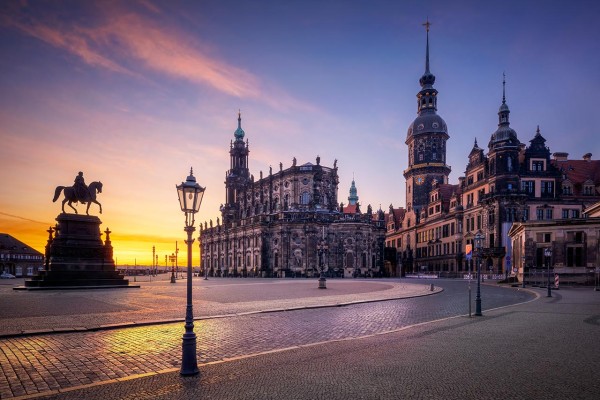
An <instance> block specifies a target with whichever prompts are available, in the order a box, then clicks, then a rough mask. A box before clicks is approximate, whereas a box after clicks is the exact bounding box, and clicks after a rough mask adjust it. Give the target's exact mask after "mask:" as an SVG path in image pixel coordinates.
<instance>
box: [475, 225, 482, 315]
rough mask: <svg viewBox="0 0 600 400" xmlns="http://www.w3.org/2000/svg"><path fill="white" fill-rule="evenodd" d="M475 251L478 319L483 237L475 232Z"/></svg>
mask: <svg viewBox="0 0 600 400" xmlns="http://www.w3.org/2000/svg"><path fill="white" fill-rule="evenodd" d="M474 239H475V251H476V256H477V295H476V296H475V315H476V316H478V317H480V316H481V315H482V314H481V256H482V250H483V235H482V234H481V232H477V234H476V235H475V238H474Z"/></svg>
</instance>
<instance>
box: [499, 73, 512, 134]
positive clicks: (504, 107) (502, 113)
mask: <svg viewBox="0 0 600 400" xmlns="http://www.w3.org/2000/svg"><path fill="white" fill-rule="evenodd" d="M508 114H510V110H509V109H508V104H506V74H505V73H504V72H503V73H502V104H501V105H500V110H498V126H500V125H508V124H509V121H508Z"/></svg>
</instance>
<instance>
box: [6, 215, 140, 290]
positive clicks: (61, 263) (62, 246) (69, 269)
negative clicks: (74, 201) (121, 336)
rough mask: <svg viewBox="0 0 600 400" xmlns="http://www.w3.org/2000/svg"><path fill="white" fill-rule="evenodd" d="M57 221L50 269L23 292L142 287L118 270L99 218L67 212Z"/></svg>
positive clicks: (29, 282)
mask: <svg viewBox="0 0 600 400" xmlns="http://www.w3.org/2000/svg"><path fill="white" fill-rule="evenodd" d="M56 220H57V221H58V231H57V233H56V236H55V237H54V238H53V239H52V240H51V242H50V243H49V249H48V255H47V257H48V262H47V265H48V268H47V270H46V271H43V272H40V274H39V275H37V276H34V277H33V278H32V279H31V280H27V281H25V286H24V287H20V289H26V290H31V289H76V288H85V289H90V288H129V287H138V288H139V286H129V280H127V279H125V278H124V277H123V275H121V274H120V273H119V272H118V271H117V270H116V268H115V262H114V260H113V248H112V245H111V242H110V237H109V234H110V232H109V231H107V235H106V236H107V237H106V242H105V243H102V239H101V233H100V224H101V221H100V219H99V218H98V217H96V216H89V215H78V214H65V213H63V214H59V215H58V217H57V218H56ZM15 289H17V288H15Z"/></svg>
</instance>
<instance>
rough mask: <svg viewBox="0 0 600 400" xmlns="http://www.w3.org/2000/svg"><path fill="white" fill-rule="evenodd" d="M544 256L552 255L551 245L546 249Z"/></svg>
mask: <svg viewBox="0 0 600 400" xmlns="http://www.w3.org/2000/svg"><path fill="white" fill-rule="evenodd" d="M544 256H546V257H552V249H551V248H550V247H546V248H545V249H544Z"/></svg>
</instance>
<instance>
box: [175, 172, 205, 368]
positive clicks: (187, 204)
mask: <svg viewBox="0 0 600 400" xmlns="http://www.w3.org/2000/svg"><path fill="white" fill-rule="evenodd" d="M176 187H177V194H178V196H179V205H180V206H181V211H183V212H184V213H185V228H184V230H185V232H186V233H187V240H186V242H185V244H187V305H186V308H185V333H184V334H183V337H182V344H181V371H180V374H181V375H196V374H198V373H199V372H200V371H199V370H198V360H197V357H196V334H195V333H194V314H193V309H192V243H194V239H193V238H192V233H193V232H194V231H195V230H196V228H195V227H194V216H195V214H196V213H197V212H198V211H199V210H200V204H201V203H202V197H203V196H204V190H206V188H203V187H202V186H200V185H199V184H198V183H197V182H196V178H195V177H194V174H193V171H192V169H191V168H190V175H189V176H188V177H187V179H186V181H185V182H182V183H181V185H177V186H176Z"/></svg>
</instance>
